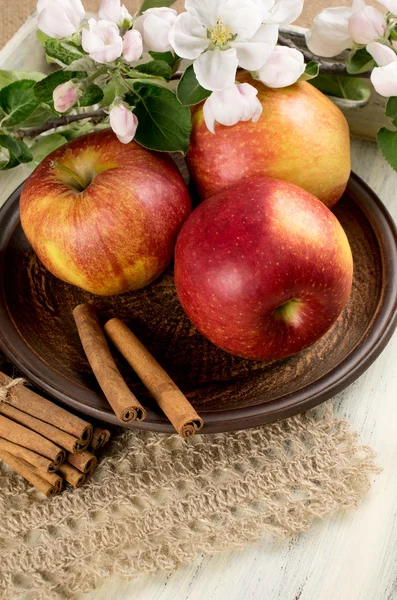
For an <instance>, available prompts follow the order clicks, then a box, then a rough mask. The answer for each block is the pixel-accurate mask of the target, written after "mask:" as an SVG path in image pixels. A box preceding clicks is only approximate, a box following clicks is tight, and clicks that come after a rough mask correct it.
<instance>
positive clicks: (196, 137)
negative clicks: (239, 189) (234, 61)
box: [188, 73, 350, 207]
mask: <svg viewBox="0 0 397 600" xmlns="http://www.w3.org/2000/svg"><path fill="white" fill-rule="evenodd" d="M239 79H240V80H241V81H246V82H248V83H250V84H251V85H253V86H255V87H256V88H257V90H258V98H259V100H260V102H261V104H262V106H263V112H262V116H261V117H260V119H259V121H258V122H257V123H252V122H251V121H247V122H240V123H237V125H234V126H233V127H225V126H223V125H219V124H218V125H216V126H215V134H213V133H211V132H210V131H209V130H208V129H207V127H206V125H205V123H204V116H203V106H202V105H199V106H198V107H196V108H195V109H194V111H193V131H192V136H191V143H190V149H189V153H188V166H189V171H190V173H191V175H192V176H193V179H194V181H195V183H196V186H197V189H198V192H199V195H200V197H201V199H204V198H208V197H209V196H212V195H213V194H215V193H216V192H219V191H220V190H221V189H223V188H225V187H228V186H230V185H231V184H233V183H236V182H237V181H240V180H241V179H245V178H247V177H253V176H257V175H264V176H266V177H275V178H276V179H283V180H284V181H289V182H290V183H294V184H295V185H298V186H300V187H302V188H303V189H305V190H306V191H308V192H310V193H311V194H314V196H317V198H319V199H320V200H321V201H322V202H324V204H326V205H327V206H329V207H331V206H333V205H334V204H335V203H336V202H337V201H338V200H339V198H340V197H341V196H342V194H343V192H344V190H345V187H346V184H347V180H348V178H349V174H350V140H349V128H348V125H347V122H346V119H345V117H344V116H343V114H342V113H341V111H340V110H339V108H338V107H337V106H335V104H333V103H332V102H331V101H330V100H329V99H328V98H327V97H326V96H324V94H322V93H321V92H319V91H318V90H316V89H315V88H314V87H313V86H312V85H310V83H307V82H305V81H303V82H300V83H296V84H295V85H292V86H290V87H287V88H281V89H270V88H267V87H265V86H264V85H263V84H262V83H260V82H258V81H254V80H253V79H252V78H251V77H250V75H249V74H247V73H246V74H244V75H240V76H239Z"/></svg>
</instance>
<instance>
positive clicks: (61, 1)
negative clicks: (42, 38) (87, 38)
mask: <svg viewBox="0 0 397 600" xmlns="http://www.w3.org/2000/svg"><path fill="white" fill-rule="evenodd" d="M84 15H85V10H84V6H83V5H82V3H81V0H38V2H37V20H38V25H39V29H41V31H43V32H44V33H45V34H47V35H49V36H50V37H53V38H60V37H68V36H71V35H73V34H74V33H76V31H77V30H78V29H79V27H80V24H81V21H82V20H83V19H84Z"/></svg>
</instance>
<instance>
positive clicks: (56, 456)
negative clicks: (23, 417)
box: [0, 415, 66, 469]
mask: <svg viewBox="0 0 397 600" xmlns="http://www.w3.org/2000/svg"><path fill="white" fill-rule="evenodd" d="M0 437H2V438H4V439H5V440H8V441H9V442H13V443H14V444H18V445H19V446H23V447H24V448H28V450H32V451H33V452H37V454H41V455H42V456H45V457H46V458H49V459H50V460H51V461H53V463H54V466H55V468H56V469H57V468H58V467H59V466H60V465H61V464H62V463H63V462H64V461H65V458H66V452H65V450H64V449H63V448H59V446H57V445H56V444H54V443H53V442H51V441H50V440H47V439H46V438H45V437H43V436H42V435H40V434H38V433H36V432H35V431H32V430H31V429H27V427H23V425H19V423H15V421H12V420H11V419H7V417H4V416H3V415H0Z"/></svg>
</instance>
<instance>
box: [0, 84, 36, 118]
mask: <svg viewBox="0 0 397 600" xmlns="http://www.w3.org/2000/svg"><path fill="white" fill-rule="evenodd" d="M34 85H35V82H34V81H28V80H27V79H21V80H20V81H14V83H10V84H9V85H7V86H6V87H4V88H3V89H2V90H0V108H1V110H2V111H3V113H4V115H5V117H4V118H3V120H2V122H1V126H2V127H14V126H15V125H19V124H20V123H22V122H23V121H26V119H27V118H28V117H29V115H31V114H32V112H33V111H34V110H35V109H36V108H37V106H38V105H39V103H40V102H39V100H38V99H37V98H36V96H35V94H34V91H33V86H34Z"/></svg>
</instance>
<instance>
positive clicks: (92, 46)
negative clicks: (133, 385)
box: [81, 19, 123, 64]
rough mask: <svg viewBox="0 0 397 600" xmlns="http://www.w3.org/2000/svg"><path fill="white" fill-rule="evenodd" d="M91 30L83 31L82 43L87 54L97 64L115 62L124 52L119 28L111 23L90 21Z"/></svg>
mask: <svg viewBox="0 0 397 600" xmlns="http://www.w3.org/2000/svg"><path fill="white" fill-rule="evenodd" d="M88 26H89V29H83V33H82V35H81V43H82V46H83V48H84V50H85V51H86V52H88V54H89V55H90V56H91V58H92V59H94V60H95V61H96V62H98V63H101V64H104V63H109V62H113V61H114V60H116V59H117V58H119V56H121V52H122V50H123V40H122V39H121V36H120V32H119V28H118V27H117V25H116V24H115V23H113V22H111V21H103V20H102V21H96V20H95V19H90V20H89V21H88Z"/></svg>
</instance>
